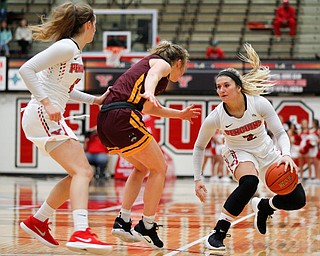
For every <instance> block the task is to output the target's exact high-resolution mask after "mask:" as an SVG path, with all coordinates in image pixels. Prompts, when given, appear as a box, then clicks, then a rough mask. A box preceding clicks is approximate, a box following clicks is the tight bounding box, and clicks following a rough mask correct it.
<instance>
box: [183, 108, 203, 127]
mask: <svg viewBox="0 0 320 256" xmlns="http://www.w3.org/2000/svg"><path fill="white" fill-rule="evenodd" d="M200 114H201V109H200V108H195V107H194V105H190V106H189V107H187V108H185V109H183V110H181V116H180V118H181V119H182V120H188V121H189V122H190V123H191V124H193V121H192V118H198V117H199V116H200Z"/></svg>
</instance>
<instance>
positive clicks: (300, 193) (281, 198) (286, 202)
mask: <svg viewBox="0 0 320 256" xmlns="http://www.w3.org/2000/svg"><path fill="white" fill-rule="evenodd" d="M272 204H273V205H274V206H275V207H276V208H277V209H282V210H287V211H290V210H298V209H301V208H302V207H304V206H305V205H306V194H305V192H304V189H303V187H302V185H301V183H300V184H298V185H297V187H296V188H295V189H294V190H293V191H292V192H291V193H289V194H287V195H276V196H274V198H273V199H272Z"/></svg>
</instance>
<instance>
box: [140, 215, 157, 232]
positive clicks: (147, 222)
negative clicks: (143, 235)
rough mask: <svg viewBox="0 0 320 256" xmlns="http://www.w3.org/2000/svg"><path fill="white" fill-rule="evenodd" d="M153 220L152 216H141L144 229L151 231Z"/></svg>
mask: <svg viewBox="0 0 320 256" xmlns="http://www.w3.org/2000/svg"><path fill="white" fill-rule="evenodd" d="M154 219H155V216H154V215H153V216H145V215H142V221H143V224H144V227H145V228H146V229H151V228H152V227H153V223H154Z"/></svg>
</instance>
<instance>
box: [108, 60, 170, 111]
mask: <svg viewBox="0 0 320 256" xmlns="http://www.w3.org/2000/svg"><path fill="white" fill-rule="evenodd" d="M150 59H162V58H161V57H160V56H159V55H156V54H151V55H148V56H146V57H144V58H143V59H142V60H140V61H139V62H138V63H136V64H135V65H133V66H132V67H131V68H129V69H128V70H127V71H126V72H125V73H123V74H122V75H121V76H120V77H119V78H118V79H117V80H116V81H115V83H114V85H112V88H111V89H110V94H109V95H108V97H107V98H106V100H105V101H104V104H105V105H106V104H110V103H112V102H119V101H122V102H130V103H133V104H135V105H137V109H138V110H140V111H141V110H142V109H143V104H144V102H145V101H146V99H144V98H141V97H140V96H139V94H140V93H144V91H145V87H144V83H145V79H146V76H147V74H148V71H149V70H150V65H149V60H150ZM168 82H169V80H168V77H163V78H161V79H160V81H159V82H158V85H157V86H156V89H155V95H159V94H161V93H162V92H164V91H165V89H166V87H167V85H168Z"/></svg>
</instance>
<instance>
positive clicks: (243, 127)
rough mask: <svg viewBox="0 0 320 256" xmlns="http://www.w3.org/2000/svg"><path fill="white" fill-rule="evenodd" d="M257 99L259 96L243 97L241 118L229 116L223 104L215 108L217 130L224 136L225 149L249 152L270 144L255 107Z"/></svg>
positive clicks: (261, 119)
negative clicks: (244, 107) (243, 106)
mask: <svg viewBox="0 0 320 256" xmlns="http://www.w3.org/2000/svg"><path fill="white" fill-rule="evenodd" d="M257 97H260V96H251V95H245V99H246V111H245V112H244V114H243V116H242V117H241V118H236V117H234V116H231V115H229V114H228V113H227V111H226V109H225V108H224V105H223V103H221V104H219V105H218V106H217V108H216V111H217V112H218V115H219V119H220V127H219V128H220V129H221V131H222V132H223V134H224V136H225V139H226V145H227V147H229V148H233V149H235V148H242V149H248V150H251V149H254V148H257V147H258V146H260V145H262V144H265V143H267V144H269V143H270V140H271V138H270V136H268V135H267V133H266V127H265V125H264V119H263V118H262V116H261V115H260V113H259V110H257V109H256V107H255V106H256V104H255V99H257Z"/></svg>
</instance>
